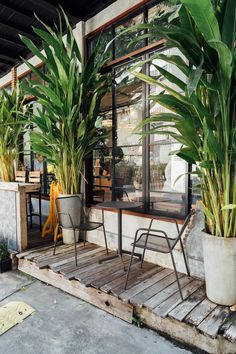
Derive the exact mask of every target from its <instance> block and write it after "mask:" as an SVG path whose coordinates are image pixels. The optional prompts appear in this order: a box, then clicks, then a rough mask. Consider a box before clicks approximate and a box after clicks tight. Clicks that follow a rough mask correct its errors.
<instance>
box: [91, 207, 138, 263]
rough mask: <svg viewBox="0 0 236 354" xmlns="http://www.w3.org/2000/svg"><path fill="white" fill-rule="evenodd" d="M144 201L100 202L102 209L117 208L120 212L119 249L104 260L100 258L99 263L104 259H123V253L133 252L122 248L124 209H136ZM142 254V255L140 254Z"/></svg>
mask: <svg viewBox="0 0 236 354" xmlns="http://www.w3.org/2000/svg"><path fill="white" fill-rule="evenodd" d="M142 205H143V204H142V203H137V202H123V201H114V202H104V203H100V204H98V207H99V208H102V209H116V210H117V212H118V249H117V254H116V255H114V256H109V257H106V258H104V259H102V260H100V262H99V263H102V262H104V261H109V260H111V259H114V258H117V257H120V258H121V260H122V254H123V253H126V254H131V252H130V251H125V250H123V248H122V210H124V209H134V208H139V207H140V206H142ZM138 256H140V255H138ZM122 262H123V260H122Z"/></svg>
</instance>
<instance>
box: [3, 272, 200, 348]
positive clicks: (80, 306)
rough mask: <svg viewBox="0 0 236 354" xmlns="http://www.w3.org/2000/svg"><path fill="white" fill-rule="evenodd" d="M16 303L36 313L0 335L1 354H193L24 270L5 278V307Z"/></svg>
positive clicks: (4, 275)
mask: <svg viewBox="0 0 236 354" xmlns="http://www.w3.org/2000/svg"><path fill="white" fill-rule="evenodd" d="M13 300H16V301H24V302H26V303H27V304H29V305H31V306H32V307H33V308H34V309H35V310H36V312H35V313H34V314H32V315H31V316H30V317H28V318H26V319H25V320H24V321H23V322H22V323H20V324H18V325H16V326H15V327H13V328H12V329H10V330H9V331H8V332H6V333H4V334H3V335H2V336H1V337H0V354H74V353H76V354H77V353H78V354H85V353H86V354H112V353H115V352H118V353H119V354H132V353H135V354H139V353H140V354H187V353H192V351H189V350H186V349H183V348H180V347H178V346H176V344H175V343H172V342H170V341H169V340H167V339H165V338H164V337H161V336H160V335H159V334H157V333H155V332H153V331H151V330H148V329H145V328H142V329H140V328H138V327H135V326H134V325H130V324H128V323H126V322H124V321H122V320H120V319H118V318H115V317H113V316H111V315H109V314H107V313H105V312H103V311H101V310H99V309H97V308H96V307H93V306H92V305H90V304H87V303H85V302H83V301H80V300H79V299H77V298H74V297H73V296H70V295H68V294H66V293H64V292H62V291H60V290H58V289H56V288H53V287H51V286H48V285H46V284H43V283H41V282H40V281H37V280H33V279H30V278H29V277H26V276H24V275H22V274H20V273H19V272H9V273H4V274H0V306H2V305H4V304H6V303H8V302H10V301H13ZM195 353H196V351H195Z"/></svg>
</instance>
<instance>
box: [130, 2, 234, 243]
mask: <svg viewBox="0 0 236 354" xmlns="http://www.w3.org/2000/svg"><path fill="white" fill-rule="evenodd" d="M162 18H164V20H165V21H164V22H163V23H162ZM166 18H167V13H163V14H162V15H160V16H159V18H156V19H155V20H154V21H152V22H151V23H146V24H143V25H139V28H142V29H144V30H146V35H144V36H147V37H149V36H152V37H153V36H156V38H160V37H162V38H164V39H165V40H166V42H165V47H166V48H167V49H168V48H177V49H178V50H179V51H180V55H164V54H161V53H156V54H154V55H153V56H152V58H151V59H150V61H151V62H152V65H154V66H155V67H156V70H157V71H158V73H159V75H160V76H158V78H153V77H150V76H148V75H144V74H142V73H141V72H140V71H137V70H135V68H134V70H133V73H134V74H135V75H136V76H137V77H138V78H140V79H141V80H143V81H145V82H147V83H148V84H150V85H154V86H158V87H159V88H161V93H160V94H157V95H153V96H151V97H150V99H151V100H154V101H155V102H157V103H159V104H160V105H161V106H163V107H165V108H166V109H167V111H166V113H160V114H156V115H153V116H151V117H149V118H147V119H146V120H145V121H143V123H142V126H143V125H147V132H145V134H164V133H165V132H166V133H167V134H169V135H170V136H171V137H172V138H174V139H175V140H176V141H177V142H179V143H180V145H181V147H180V149H179V150H178V151H176V154H177V155H178V156H179V157H181V158H182V159H184V160H185V161H187V162H188V163H190V164H193V165H195V166H196V172H195V173H196V174H197V175H198V176H199V179H200V185H201V193H202V208H203V211H204V214H205V231H206V232H208V233H210V234H211V235H216V236H221V237H236V112H235V104H236V101H235V95H236V46H235V44H236V42H235V40H236V35H235V28H236V2H235V0H215V1H211V0H197V1H196V0H180V2H179V5H178V6H174V8H173V9H172V10H171V8H169V9H168V18H169V21H166ZM183 57H184V58H185V59H186V60H184V59H183ZM154 59H161V60H163V61H165V62H166V63H168V64H171V65H174V66H175V67H176V68H178V69H179V70H180V71H181V72H182V73H183V74H184V75H185V77H186V80H183V79H180V78H179V77H178V76H177V74H175V73H173V72H170V70H166V69H164V68H163V67H161V66H160V65H158V64H156V63H158V61H156V62H155V61H153V60H154ZM140 65H142V63H139V64H138V66H140ZM175 72H176V70H175ZM163 77H164V78H165V80H164V81H163ZM168 112H170V113H168ZM140 128H141V126H139V127H138V128H137V129H138V130H140ZM140 134H143V133H142V132H140Z"/></svg>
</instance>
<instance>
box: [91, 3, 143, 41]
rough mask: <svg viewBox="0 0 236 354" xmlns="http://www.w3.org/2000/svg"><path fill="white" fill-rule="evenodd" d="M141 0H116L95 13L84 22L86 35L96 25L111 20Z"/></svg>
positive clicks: (98, 25)
mask: <svg viewBox="0 0 236 354" xmlns="http://www.w3.org/2000/svg"><path fill="white" fill-rule="evenodd" d="M142 3H143V1H140V0H117V1H115V2H114V3H113V4H111V5H110V6H108V7H107V8H106V9H104V10H103V11H101V12H100V13H99V14H97V15H95V16H94V17H92V18H91V19H89V20H88V21H87V22H86V29H85V33H86V35H87V34H89V33H90V32H92V31H94V30H96V29H97V28H98V27H100V26H102V25H104V24H105V23H106V22H108V21H110V20H112V19H113V18H115V17H117V16H119V15H120V14H122V13H123V12H125V11H127V10H129V9H130V8H131V7H133V6H135V5H137V4H142Z"/></svg>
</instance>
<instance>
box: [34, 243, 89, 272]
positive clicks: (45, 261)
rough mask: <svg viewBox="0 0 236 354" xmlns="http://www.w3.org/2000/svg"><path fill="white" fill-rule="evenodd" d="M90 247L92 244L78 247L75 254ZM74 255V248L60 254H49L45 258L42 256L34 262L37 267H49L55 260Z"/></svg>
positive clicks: (84, 251) (83, 251) (86, 250)
mask: <svg viewBox="0 0 236 354" xmlns="http://www.w3.org/2000/svg"><path fill="white" fill-rule="evenodd" d="M85 247H86V246H85ZM91 247H92V246H90V245H88V246H87V247H86V249H85V248H82V247H80V248H78V249H77V255H80V254H81V253H86V252H88V251H89V250H91ZM74 255H75V252H74V250H72V249H71V250H69V251H68V252H64V253H61V254H55V256H53V255H51V256H47V257H45V258H42V259H41V260H38V261H37V262H36V264H37V266H38V267H39V268H45V267H50V266H51V265H52V264H55V263H57V262H59V261H61V260H63V259H64V260H66V259H68V258H70V257H71V258H72V257H73V256H74Z"/></svg>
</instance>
